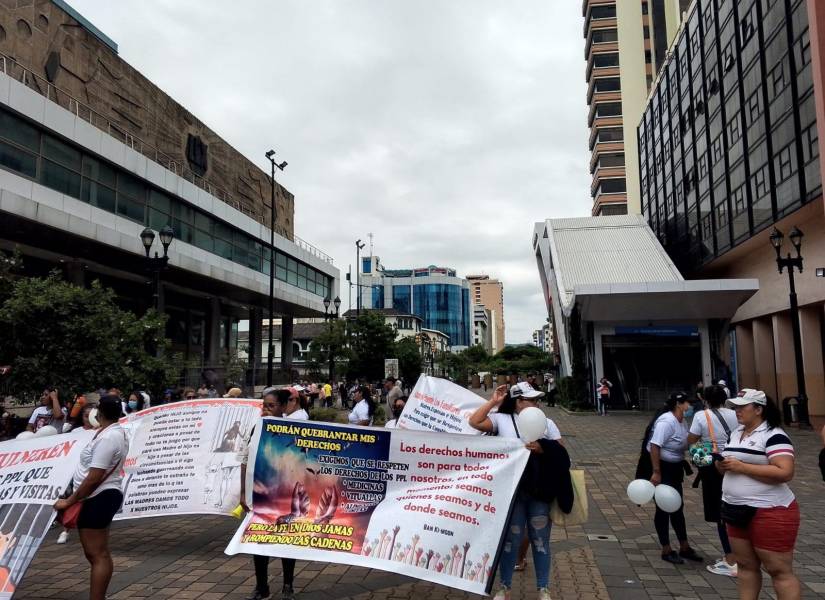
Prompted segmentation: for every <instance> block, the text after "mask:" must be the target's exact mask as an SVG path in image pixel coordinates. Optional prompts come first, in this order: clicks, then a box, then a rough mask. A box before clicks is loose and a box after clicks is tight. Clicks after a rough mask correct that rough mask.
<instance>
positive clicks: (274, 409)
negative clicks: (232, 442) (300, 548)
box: [240, 389, 295, 600]
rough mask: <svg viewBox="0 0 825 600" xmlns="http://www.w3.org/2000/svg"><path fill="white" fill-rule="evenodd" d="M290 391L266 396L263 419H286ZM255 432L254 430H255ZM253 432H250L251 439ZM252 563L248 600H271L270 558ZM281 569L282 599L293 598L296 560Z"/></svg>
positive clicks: (245, 457) (285, 561) (243, 464)
mask: <svg viewBox="0 0 825 600" xmlns="http://www.w3.org/2000/svg"><path fill="white" fill-rule="evenodd" d="M292 393H293V392H292V390H290V389H280V390H270V391H268V392H267V393H266V394H264V398H263V405H262V407H261V416H262V417H284V416H285V415H284V411H285V410H286V407H287V404H288V403H289V400H290V396H291V395H292ZM253 431H254V429H253ZM251 435H252V432H250V437H251ZM240 459H241V508H243V510H244V511H245V512H249V506H247V504H246V465H247V463H248V462H249V447H248V446H247V447H246V448H245V449H244V450H243V451H242V452H241V453H240ZM252 563H253V564H254V565H255V592H254V593H253V594H252V595H251V596H250V597H249V598H248V599H247V600H264V599H265V598H269V596H270V591H269V557H268V556H259V555H257V554H253V555H252ZM281 567H282V569H283V572H284V587H283V589H282V591H281V598H284V599H289V598H292V595H293V593H294V592H293V589H292V584H293V581H294V578H295V559H294V558H282V559H281Z"/></svg>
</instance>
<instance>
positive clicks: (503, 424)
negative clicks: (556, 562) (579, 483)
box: [469, 382, 561, 600]
mask: <svg viewBox="0 0 825 600" xmlns="http://www.w3.org/2000/svg"><path fill="white" fill-rule="evenodd" d="M542 396H544V392H539V391H537V390H535V389H533V386H531V385H530V384H529V383H526V382H524V383H519V384H516V385H514V386H513V387H512V388H510V391H509V394H508V392H507V386H506V385H500V386H498V387H497V388H496V389H495V391H494V392H493V396H492V397H491V398H490V400H489V401H487V402H486V403H485V404H483V405H482V406H481V407H479V408H478V409H477V410H476V411H475V412H474V413H473V414H472V415H470V419H469V423H470V426H472V427H473V428H474V429H477V430H478V431H483V432H485V433H491V434H493V435H498V436H501V437H507V438H520V437H521V436H520V435H519V432H518V426H517V423H516V415H517V414H518V413H520V412H521V411H522V410H524V409H526V408H530V407H536V406H537V401H538V399H539V398H541V397H542ZM494 408H497V409H498V412H491V411H492V410H493V409H494ZM544 437H545V438H547V439H548V440H560V439H561V433H559V428H558V427H556V424H555V423H553V421H551V420H550V419H547V429H546V430H545V432H544ZM525 445H526V447H527V449H528V450H530V451H531V452H535V453H538V454H540V453H542V452H543V450H542V447H541V444H539V442H530V443H529V444H525ZM549 514H550V505H549V504H548V503H547V502H543V501H542V500H540V499H538V498H534V497H532V496H531V495H529V494H528V493H527V492H526V491H524V490H522V489H519V490H517V491H516V494H515V496H514V498H513V506H512V508H511V512H510V521H509V522H508V523H507V527H506V528H505V531H507V535H508V538H507V540H506V543H505V546H504V549H503V551H502V553H501V562H500V563H499V568H500V570H499V578H500V583H501V589H499V591H498V592H496V595H495V596H494V598H493V600H510V597H511V596H510V590H511V585H512V582H513V572H514V571H515V570H516V563H517V561H518V559H519V557H518V551H519V546H520V544H521V542H522V538H523V535H524V532H525V531H526V533H527V535H528V537H529V539H530V544H531V545H532V546H533V566H534V567H535V570H536V588H538V598H539V600H550V527H551V523H550V519H549V517H548V515H549Z"/></svg>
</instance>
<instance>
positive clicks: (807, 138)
mask: <svg viewBox="0 0 825 600" xmlns="http://www.w3.org/2000/svg"><path fill="white" fill-rule="evenodd" d="M816 158H819V134H818V133H817V130H816V123H814V124H813V125H810V126H809V127H808V128H806V129H804V130H803V131H802V160H803V162H804V163H805V164H806V165H807V164H808V163H810V162H811V161H813V160H814V159H816Z"/></svg>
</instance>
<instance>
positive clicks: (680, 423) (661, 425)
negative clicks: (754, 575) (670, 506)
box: [647, 392, 704, 565]
mask: <svg viewBox="0 0 825 600" xmlns="http://www.w3.org/2000/svg"><path fill="white" fill-rule="evenodd" d="M659 413H660V414H659V416H658V418H657V419H656V421H655V422H654V424H653V429H652V432H651V434H650V438H649V439H648V442H647V451H648V452H649V453H650V461H651V463H652V465H653V475H652V476H651V477H650V482H651V483H652V484H653V485H659V484H665V485H669V486H670V487H672V488H673V489H675V490H676V491H677V492H679V496H680V497H683V493H682V481H684V478H685V450H687V447H688V422H687V420H688V419H690V418H691V417H692V416H693V406H692V405H691V398H690V397H688V395H687V394H684V393H682V392H675V393H673V394H671V395H670V397H669V398H668V400H667V402H666V403H665V406H664V407H662V409H661V410H660V411H659ZM653 524H654V525H655V527H656V534H657V535H658V537H659V543H660V544H661V545H662V560H664V561H665V562H669V563H672V564H674V565H681V564H683V563H684V562H685V560H684V559H687V560H692V561H695V562H702V561H703V560H704V559H703V558H702V557H701V556H699V555H698V554H697V553H696V551H695V550H694V549H693V548H691V547H690V544H689V543H688V537H687V526H686V524H685V513H684V500H683V502H682V506H680V507H679V510H677V511H676V512H673V513H666V512H665V511H663V510H662V509H661V508H659V507H658V506H657V507H656V516H655V517H654V519H653ZM671 525H672V526H673V530H674V531H675V532H676V537H677V539H678V540H679V552H678V553H677V552H676V551H675V550H673V549H672V548H671V546H670V526H671Z"/></svg>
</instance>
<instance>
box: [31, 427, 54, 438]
mask: <svg viewBox="0 0 825 600" xmlns="http://www.w3.org/2000/svg"><path fill="white" fill-rule="evenodd" d="M50 435H57V429H56V428H55V427H54V425H44V426H43V427H41V428H40V429H38V430H37V433H35V434H34V437H48V436H50Z"/></svg>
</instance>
